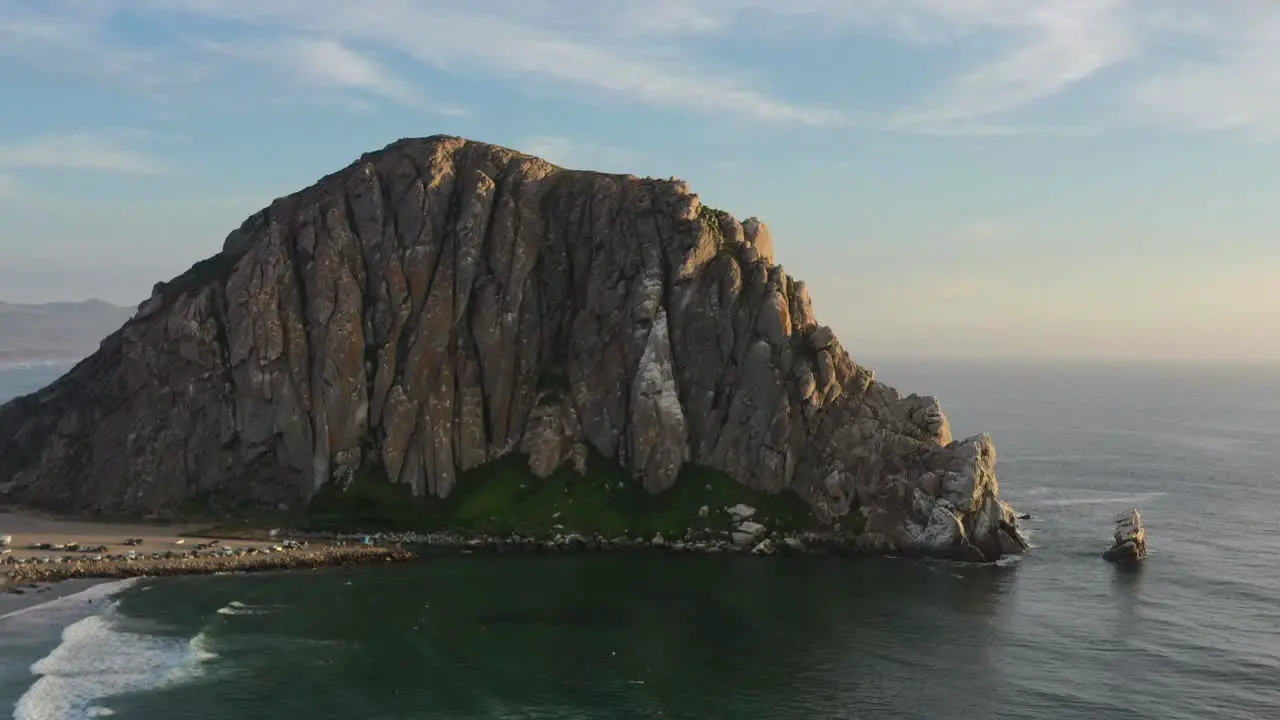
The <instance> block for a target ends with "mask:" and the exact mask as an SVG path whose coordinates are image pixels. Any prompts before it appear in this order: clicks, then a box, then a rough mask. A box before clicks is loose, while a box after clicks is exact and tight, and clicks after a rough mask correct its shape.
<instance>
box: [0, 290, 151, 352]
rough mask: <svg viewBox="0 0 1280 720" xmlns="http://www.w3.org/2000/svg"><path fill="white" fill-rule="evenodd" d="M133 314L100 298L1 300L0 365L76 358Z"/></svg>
mask: <svg viewBox="0 0 1280 720" xmlns="http://www.w3.org/2000/svg"><path fill="white" fill-rule="evenodd" d="M133 313H134V308H127V307H120V306H118V305H112V304H110V303H106V302H103V301H101V300H85V301H82V302H56V303H46V304H40V305H30V304H19V303H11V302H3V301H0V365H12V364H17V363H27V362H66V361H74V360H79V359H80V358H83V357H85V356H86V355H88V354H89V353H91V352H93V351H94V350H96V349H97V348H98V343H100V342H102V340H103V338H105V337H107V336H108V335H110V334H111V333H113V332H115V331H116V330H118V329H119V328H120V326H121V325H123V324H124V322H125V321H126V320H128V319H129V317H130V316H131V315H133Z"/></svg>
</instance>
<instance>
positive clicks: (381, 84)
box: [199, 37, 424, 106]
mask: <svg viewBox="0 0 1280 720" xmlns="http://www.w3.org/2000/svg"><path fill="white" fill-rule="evenodd" d="M199 47H201V48H202V49H205V50H208V51H209V52H211V53H213V54H214V55H216V56H220V57H222V58H225V59H226V60H228V61H230V62H232V63H244V64H246V65H249V66H251V67H252V68H253V69H255V70H265V71H267V72H269V73H273V74H275V75H277V76H278V77H279V79H280V80H282V81H284V82H288V83H301V84H303V85H306V86H307V87H308V88H313V89H314V88H321V89H325V88H336V89H339V90H354V91H358V92H361V93H366V94H368V95H372V96H375V97H380V98H383V99H385V100H389V101H392V102H395V103H398V104H401V105H412V106H421V105H423V104H424V100H423V97H422V95H421V93H420V92H419V91H418V90H417V89H416V88H414V87H413V86H412V85H411V84H410V83H408V82H406V81H404V80H402V79H401V78H399V77H397V76H396V75H395V74H394V73H392V72H391V71H389V70H388V69H387V68H386V67H385V66H384V65H383V64H382V63H380V62H379V61H377V60H375V59H374V58H372V57H370V56H368V55H366V54H363V53H360V52H357V51H355V50H352V49H351V48H349V47H347V46H346V45H344V44H343V43H341V42H339V41H337V40H326V39H314V38H305V37H282V38H272V39H271V40H270V41H267V42H261V41H258V40H254V41H246V42H239V43H227V42H202V43H199Z"/></svg>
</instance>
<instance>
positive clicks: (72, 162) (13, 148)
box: [0, 133, 170, 175]
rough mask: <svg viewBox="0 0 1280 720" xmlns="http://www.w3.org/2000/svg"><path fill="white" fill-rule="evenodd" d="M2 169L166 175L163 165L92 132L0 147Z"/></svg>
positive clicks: (54, 136) (50, 137)
mask: <svg viewBox="0 0 1280 720" xmlns="http://www.w3.org/2000/svg"><path fill="white" fill-rule="evenodd" d="M0 168H35V169H49V170H55V169H56V170H86V171H92V172H101V173H116V174H123V175H163V174H166V173H168V172H169V171H170V170H169V168H168V167H166V166H165V165H164V163H162V162H160V161H159V160H156V159H155V158H152V157H149V156H147V155H145V154H143V153H140V152H138V151H136V150H133V149H130V148H128V147H125V146H123V145H120V144H118V143H116V142H115V141H114V140H112V139H110V138H108V137H105V136H100V135H93V134H89V133H71V134H65V135H46V136H43V137H38V138H34V139H32V140H28V141H26V142H22V143H16V144H12V145H0Z"/></svg>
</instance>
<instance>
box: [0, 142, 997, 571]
mask: <svg viewBox="0 0 1280 720" xmlns="http://www.w3.org/2000/svg"><path fill="white" fill-rule="evenodd" d="M588 447H591V448H594V449H595V450H596V451H598V452H599V453H601V454H603V455H604V456H605V457H607V458H611V459H613V460H615V461H617V462H618V463H620V464H621V465H622V466H624V467H626V468H628V469H629V470H630V471H631V473H632V475H633V476H634V478H635V481H636V482H637V483H640V484H642V485H643V486H644V487H645V488H646V489H648V490H650V491H651V492H660V491H662V490H663V489H665V488H667V487H669V486H670V485H671V484H672V483H673V482H674V481H675V478H676V474H677V472H678V470H679V469H680V467H681V466H682V464H684V463H689V462H693V463H699V464H702V465H707V466H710V467H713V468H717V469H721V470H723V471H725V472H727V473H728V474H729V475H731V476H732V477H733V478H734V479H735V480H737V481H738V482H741V483H744V484H746V485H748V486H750V487H753V488H756V489H762V490H768V491H783V490H791V491H794V492H796V493H798V494H799V495H800V496H801V497H803V498H804V499H806V500H807V501H808V503H809V504H810V505H811V507H812V508H813V510H814V512H815V513H816V514H817V515H818V517H819V518H821V519H822V520H824V521H826V522H829V523H833V524H836V523H840V522H841V521H842V520H845V521H846V527H847V526H848V518H847V517H846V516H848V515H850V514H851V513H856V514H858V515H860V516H862V517H863V518H865V520H860V521H859V523H862V522H865V528H866V530H865V532H864V533H863V535H862V540H861V542H863V543H864V544H865V545H866V546H868V547H869V548H871V549H884V550H888V551H908V552H911V551H914V552H923V553H930V554H938V555H947V556H954V557H962V558H974V559H988V560H990V559H994V558H995V557H998V556H999V555H1000V554H1001V553H1002V552H1005V551H1008V550H1010V549H1014V548H1015V547H1016V545H1017V543H1016V542H1015V541H1013V540H1011V539H1010V536H1011V535H1013V533H1006V532H1004V531H1002V529H1001V528H1002V527H1005V528H1006V529H1011V526H1012V523H1013V514H1012V510H1011V509H1010V508H1009V507H1008V506H1007V505H1005V504H1003V503H1002V502H1000V500H999V498H998V488H997V483H996V476H995V459H996V456H995V448H994V447H993V445H992V443H991V440H990V438H989V437H987V436H978V437H973V438H969V439H965V440H960V441H953V440H952V438H951V434H950V429H949V427H948V424H947V420H946V418H945V417H944V416H943V414H942V411H941V410H940V408H939V406H938V403H937V402H936V401H935V400H933V399H932V398H928V397H920V396H916V395H911V396H908V397H902V396H900V395H899V394H898V393H897V392H896V391H895V390H894V389H892V388H890V387H887V386H885V385H883V384H881V383H879V382H877V381H875V380H874V379H873V377H872V374H871V372H869V371H868V370H866V369H864V368H862V367H860V366H858V365H856V364H855V363H854V362H853V361H852V360H851V359H850V357H849V355H848V354H847V353H846V352H845V350H844V348H842V347H841V345H840V343H839V341H838V340H837V339H836V338H835V337H834V335H833V334H832V332H831V330H830V329H829V328H827V327H824V326H821V325H819V324H818V322H817V318H816V316H815V314H814V309H813V306H812V303H811V302H810V299H809V294H808V292H807V291H806V289H805V286H804V283H803V282H800V281H798V280H794V279H793V278H791V277H790V276H788V275H787V274H786V273H785V272H783V269H782V267H781V266H778V265H776V264H774V262H773V251H772V239H771V237H770V234H769V230H768V228H767V227H766V226H764V225H763V224H761V223H760V222H759V221H756V220H754V219H752V220H748V221H746V222H745V223H739V222H738V221H737V220H735V219H734V218H732V217H730V216H729V215H728V214H725V213H722V212H719V211H716V210H712V209H710V208H708V207H706V206H703V205H702V204H701V203H700V202H699V199H698V196H697V195H695V194H693V193H692V192H691V191H690V189H689V188H688V186H687V185H685V183H683V182H680V181H677V180H654V179H639V178H636V177H631V176H619V175H604V174H599V173H591V172H579V171H568V170H563V169H560V168H557V167H555V166H553V165H550V164H548V163H546V162H544V161H542V160H539V159H537V158H534V157H530V156H527V155H523V154H520V153H517V152H514V151H511V150H508V149H504V148H500V147H495V146H492V145H486V144H481V143H477V142H471V141H467V140H464V139H461V138H455V137H441V136H436V137H431V138H425V139H413V140H402V141H398V142H396V143H393V144H392V145H390V146H388V147H387V148H385V149H383V150H381V151H379V152H376V153H372V154H368V155H365V156H363V157H361V158H360V159H359V160H358V161H357V162H355V163H354V164H352V165H351V166H350V167H348V168H346V169H344V170H342V171H341V172H338V173H336V174H333V175H330V176H328V177H326V178H324V179H322V180H320V181H319V182H318V183H316V184H315V185H313V186H312V187H310V188H307V189H306V190H303V191H301V192H299V193H296V194H294V195H291V196H289V197H286V198H281V199H279V200H276V201H275V202H274V203H272V205H271V206H270V207H268V208H267V209H265V210H263V211H261V212H259V213H257V214H256V215H254V216H253V217H251V218H249V219H248V220H247V221H246V222H245V223H244V225H242V226H241V227H240V228H239V229H238V230H236V231H234V232H233V233H231V235H230V236H229V237H228V238H227V240H226V243H225V245H224V247H223V249H222V252H221V253H220V254H219V255H217V256H215V257H213V258H211V259H209V260H207V261H204V262H202V263H200V264H198V265H197V266H195V267H193V268H192V269H191V271H189V272H188V273H186V274H185V275H183V276H181V277H179V278H177V279H175V280H173V281H172V282H169V283H161V284H159V285H157V286H156V288H155V292H154V294H153V296H152V298H151V299H150V300H149V301H148V302H146V303H144V304H143V306H142V307H141V308H140V309H139V311H138V313H137V314H136V316H135V317H134V318H133V319H131V320H130V321H129V322H128V323H127V324H126V325H125V326H124V327H123V328H122V329H121V330H120V331H119V332H117V333H115V334H114V335H112V336H111V337H110V338H108V339H107V340H106V341H105V342H104V343H103V344H102V346H101V348H100V349H99V350H98V352H97V353H95V354H94V355H93V356H91V357H90V358H88V359H87V360H85V361H84V362H82V363H81V364H80V365H79V366H77V367H76V368H75V369H74V370H72V371H71V372H70V373H69V374H68V375H67V376H65V377H64V378H62V379H61V380H59V381H58V382H57V383H55V384H54V385H53V386H51V387H49V388H47V389H45V390H43V391H41V392H39V393H36V394H34V395H31V396H28V397H25V398H20V399H17V400H15V401H13V402H11V403H10V404H8V405H6V406H5V407H4V408H3V409H0V501H8V502H15V503H22V504H27V505H34V506H41V507H48V508H57V509H62V510H73V511H84V510H104V511H139V510H142V511H146V510H157V509H161V508H166V507H172V506H174V505H176V504H178V503H181V502H182V501H184V500H185V499H187V498H190V497H193V496H195V495H199V494H214V495H217V496H220V497H224V498H229V499H235V500H247V501H253V502H256V503H261V504H266V505H278V504H281V503H287V504H290V505H293V506H298V505H301V504H303V503H305V502H306V501H307V500H308V499H309V498H310V497H311V496H312V495H313V494H314V493H316V491H317V490H318V489H319V488H320V487H321V486H322V485H323V484H324V483H328V482H338V483H343V482H346V481H348V480H349V479H350V478H351V477H352V476H353V475H354V474H355V473H357V472H360V471H361V470H363V469H367V468H371V467H374V468H377V469H379V471H380V472H381V471H385V473H386V476H387V477H389V478H390V479H391V480H393V481H395V482H400V483H405V484H407V485H409V486H411V487H412V488H413V490H414V492H415V493H418V494H433V495H438V496H445V495H448V494H449V493H450V491H451V490H452V489H453V488H454V486H455V483H456V482H457V478H458V476H459V473H460V471H464V470H467V469H470V468H475V467H477V466H480V465H482V464H484V463H486V462H489V461H491V460H494V459H496V458H498V457H500V456H502V455H504V454H506V453H510V452H523V453H525V454H527V455H528V456H529V459H530V467H531V468H532V470H533V471H534V472H535V473H536V474H538V475H545V474H547V473H549V472H551V471H552V470H554V469H555V468H556V467H559V466H561V465H562V464H564V463H573V464H574V465H576V466H580V464H581V463H582V462H583V461H584V459H585V457H586V453H587V448H588Z"/></svg>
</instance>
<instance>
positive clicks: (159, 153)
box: [0, 0, 1280, 363]
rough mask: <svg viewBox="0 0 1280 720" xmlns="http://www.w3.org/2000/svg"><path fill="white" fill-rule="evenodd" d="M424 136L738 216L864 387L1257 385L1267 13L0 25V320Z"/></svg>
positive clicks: (937, 3) (598, 10)
mask: <svg viewBox="0 0 1280 720" xmlns="http://www.w3.org/2000/svg"><path fill="white" fill-rule="evenodd" d="M438 133H445V134H451V135H461V136H464V137H468V138H471V139H475V140H483V141H487V142H494V143H498V144H502V145H507V146H510V147H514V148H516V149H519V150H522V151H525V152H529V153H533V154H536V155H540V156H542V157H545V158H546V159H548V160H551V161H553V162H556V163H558V164H561V165H565V166H569V167H575V168H584V169H595V170H604V171H610V172H629V173H634V174H636V175H640V176H655V177H670V176H677V177H681V178H684V179H686V180H688V181H689V182H690V184H691V185H692V187H693V189H694V190H695V191H697V192H698V193H699V194H700V195H701V197H702V199H703V201H704V202H706V203H708V204H710V205H713V206H716V207H719V208H722V209H725V210H728V211H730V212H732V213H734V214H735V215H736V216H738V217H739V218H744V217H748V216H753V215H754V216H758V217H760V218H761V219H763V220H764V221H765V222H767V223H768V224H769V225H770V226H771V228H772V230H773V235H774V238H775V245H776V250H777V260H778V262H780V263H781V264H782V265H784V266H785V268H786V270H787V272H788V273H790V274H791V275H792V276H793V277H796V278H798V279H802V280H804V281H805V282H806V284H807V285H808V286H809V288H810V291H811V293H812V295H813V297H814V302H815V305H816V307H817V312H818V318H819V321H820V322H823V323H825V324H829V325H831V326H832V327H833V328H834V329H835V330H836V331H837V333H838V334H839V336H840V337H841V340H842V342H843V343H844V345H845V347H846V348H848V349H850V351H851V352H852V353H853V354H854V356H855V357H859V356H874V357H908V356H910V357H916V356H923V357H934V358H985V357H1007V358H1036V359H1044V358H1052V359H1117V360H1143V361H1149V360H1166V361H1233V362H1265V363H1273V362H1280V2H1275V0H1194V1H1193V0H1159V1H1156V0H785V2H779V1H776V0H684V1H681V0H645V1H644V2H640V1H638V0H636V1H624V0H473V1H472V2H468V3H461V2H443V1H439V0H412V1H411V0H362V2H358V3H357V2H348V1H346V0H0V299H3V300H8V301H16V302H47V301H55V300H77V299H84V298H88V297H97V298H101V299H105V300H108V301H112V302H117V303H121V304H136V303H138V302H140V301H141V300H143V299H145V298H146V297H147V295H149V293H150V288H151V286H152V285H153V284H154V283H155V282H156V281H159V280H166V279H169V278H171V277H173V276H175V275H177V274H180V273H181V272H182V271H183V270H185V269H186V268H187V267H188V266H190V265H191V264H192V263H193V262H195V261H197V260H199V259H202V258H204V257H207V256H209V255H212V254H213V253H215V252H217V250H218V249H219V248H220V247H221V243H222V240H223V238H224V237H225V236H226V234H227V233H228V232H230V231H231V230H232V229H233V228H235V227H237V226H238V225H239V224H240V222H241V221H242V220H243V219H244V218H245V217H247V216H248V215H250V214H251V213H253V212H255V211H256V210H258V209H260V208H262V207H264V206H266V205H268V204H269V203H270V201H271V200H272V199H274V198H276V197H279V196H282V195H286V194H289V193H291V192H293V191H296V190H298V189H301V188H303V187H305V186H307V185H309V184H311V183H312V182H314V181H315V180H317V179H318V178H320V177H321V176H323V175H325V174H327V173H329V172H331V171H334V170H337V169H339V168H342V167H345V166H346V165H347V164H349V163H350V162H352V161H353V160H355V159H356V158H357V157H358V156H359V155H360V154H361V153H363V152H366V151H370V150H374V149H378V148H381V147H383V146H385V145H387V144H388V143H390V142H392V141H394V140H396V139H398V138H402V137H419V136H427V135H434V134H438Z"/></svg>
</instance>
